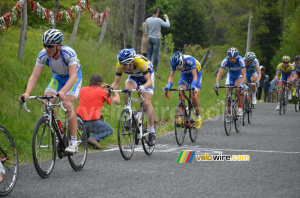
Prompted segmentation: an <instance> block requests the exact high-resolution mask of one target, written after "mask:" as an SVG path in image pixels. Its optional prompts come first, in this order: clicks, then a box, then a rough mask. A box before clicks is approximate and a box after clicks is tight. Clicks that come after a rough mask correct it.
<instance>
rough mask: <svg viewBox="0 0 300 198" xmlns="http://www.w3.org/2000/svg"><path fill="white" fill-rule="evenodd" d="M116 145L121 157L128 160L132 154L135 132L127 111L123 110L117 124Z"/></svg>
mask: <svg viewBox="0 0 300 198" xmlns="http://www.w3.org/2000/svg"><path fill="white" fill-rule="evenodd" d="M118 143H119V148H120V152H121V155H122V156H123V158H124V159H125V160H129V159H130V158H131V157H132V155H133V153H134V144H135V131H134V127H133V124H132V120H131V119H130V113H129V110H128V109H123V110H122V112H121V114H120V118H119V124H118Z"/></svg>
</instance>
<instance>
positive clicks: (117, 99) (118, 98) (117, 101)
mask: <svg viewBox="0 0 300 198" xmlns="http://www.w3.org/2000/svg"><path fill="white" fill-rule="evenodd" d="M113 103H114V104H115V105H119V104H120V96H119V94H118V93H116V92H115V93H114V102H113Z"/></svg>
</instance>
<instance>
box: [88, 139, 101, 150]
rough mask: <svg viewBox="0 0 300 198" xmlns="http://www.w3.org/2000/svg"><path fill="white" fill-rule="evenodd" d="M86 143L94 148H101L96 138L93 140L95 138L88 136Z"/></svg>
mask: <svg viewBox="0 0 300 198" xmlns="http://www.w3.org/2000/svg"><path fill="white" fill-rule="evenodd" d="M88 143H89V145H91V146H93V147H94V148H96V149H102V147H101V146H100V144H99V143H98V142H97V140H95V139H94V138H92V137H89V139H88Z"/></svg>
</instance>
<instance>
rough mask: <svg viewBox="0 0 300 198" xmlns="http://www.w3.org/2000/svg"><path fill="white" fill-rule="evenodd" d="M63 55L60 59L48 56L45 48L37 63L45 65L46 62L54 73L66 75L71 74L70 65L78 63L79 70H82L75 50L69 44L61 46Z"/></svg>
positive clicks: (41, 65)
mask: <svg viewBox="0 0 300 198" xmlns="http://www.w3.org/2000/svg"><path fill="white" fill-rule="evenodd" d="M60 53H61V56H60V58H59V59H58V60H55V59H54V58H52V57H48V55H47V52H46V50H45V49H43V50H42V51H41V52H40V53H39V55H38V57H37V60H36V65H37V66H40V67H43V66H44V65H45V64H46V65H47V66H48V67H49V68H50V69H51V71H52V73H53V75H61V76H65V75H68V74H69V65H75V64H77V72H80V71H81V65H80V64H79V60H78V59H77V54H76V53H75V51H74V50H73V49H72V48H70V47H68V46H64V45H63V46H61V48H60Z"/></svg>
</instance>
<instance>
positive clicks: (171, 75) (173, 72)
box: [168, 71, 175, 83]
mask: <svg viewBox="0 0 300 198" xmlns="http://www.w3.org/2000/svg"><path fill="white" fill-rule="evenodd" d="M174 74H175V71H170V76H169V79H168V82H171V83H173V80H174Z"/></svg>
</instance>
